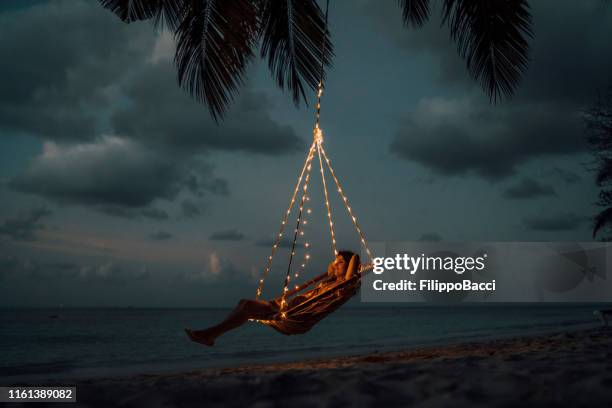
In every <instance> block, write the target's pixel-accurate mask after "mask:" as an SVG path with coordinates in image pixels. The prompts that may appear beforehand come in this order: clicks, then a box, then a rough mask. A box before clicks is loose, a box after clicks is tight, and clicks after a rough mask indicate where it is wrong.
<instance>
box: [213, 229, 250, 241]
mask: <svg viewBox="0 0 612 408" xmlns="http://www.w3.org/2000/svg"><path fill="white" fill-rule="evenodd" d="M208 239H210V240H212V241H242V240H243V239H244V234H243V233H242V232H240V231H238V230H237V229H229V230H223V231H215V232H213V233H212V234H210V236H209V237H208Z"/></svg>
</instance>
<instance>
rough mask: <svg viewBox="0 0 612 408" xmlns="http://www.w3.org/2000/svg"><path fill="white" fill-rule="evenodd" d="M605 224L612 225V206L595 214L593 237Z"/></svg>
mask: <svg viewBox="0 0 612 408" xmlns="http://www.w3.org/2000/svg"><path fill="white" fill-rule="evenodd" d="M605 226H612V207H609V208H606V209H605V210H603V211H601V212H600V213H599V214H597V215H596V216H595V226H594V227H593V238H595V236H596V235H597V233H598V232H599V231H600V230H601V229H602V228H603V227H605Z"/></svg>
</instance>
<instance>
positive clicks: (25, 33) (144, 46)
mask: <svg viewBox="0 0 612 408" xmlns="http://www.w3.org/2000/svg"><path fill="white" fill-rule="evenodd" d="M0 26H1V27H2V36H0V55H2V56H3V58H5V61H6V59H10V64H7V63H5V64H2V65H0V78H2V81H0V129H1V130H8V131H11V132H16V133H26V134H32V135H35V136H41V137H44V138H52V139H55V140H83V139H89V140H91V139H93V138H94V137H95V136H96V133H95V132H96V128H97V127H98V126H99V121H100V117H99V116H97V115H95V112H96V110H98V109H107V108H108V107H109V106H110V100H109V98H110V95H111V94H112V92H113V86H115V85H116V84H117V79H118V78H120V77H121V76H122V74H123V73H124V72H125V70H126V67H129V66H131V65H132V64H133V63H134V61H139V60H143V59H144V58H146V55H147V53H148V52H149V50H150V49H151V48H152V47H153V43H154V36H152V35H151V32H150V26H148V24H147V25H145V24H134V25H131V26H127V25H126V24H122V23H121V22H120V21H119V20H118V19H116V18H114V17H113V16H112V15H111V14H110V13H106V12H104V11H103V10H101V8H100V7H99V5H98V4H97V3H95V2H86V1H79V0H77V1H72V0H58V1H52V2H44V3H40V4H37V5H34V6H32V7H27V8H23V9H19V10H14V11H11V12H5V13H2V14H0Z"/></svg>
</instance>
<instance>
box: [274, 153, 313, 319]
mask: <svg viewBox="0 0 612 408" xmlns="http://www.w3.org/2000/svg"><path fill="white" fill-rule="evenodd" d="M313 147H314V142H313V145H312V146H311V150H310V156H312V157H314V148H313ZM312 157H310V160H309V161H308V162H307V163H306V175H305V178H304V185H303V188H302V191H303V192H302V198H301V200H300V204H299V207H298V208H299V212H298V217H297V225H296V228H295V230H294V236H293V246H292V249H291V257H290V258H289V266H288V267H287V274H286V276H285V283H284V285H283V291H282V295H281V303H280V311H281V312H284V309H285V307H286V305H287V302H286V301H285V298H286V296H287V292H288V291H289V282H290V281H291V260H292V259H293V256H294V255H295V243H296V241H297V237H298V231H299V228H300V225H304V224H306V223H307V220H306V219H302V216H303V210H304V203H305V202H306V200H307V198H308V185H309V183H310V170H311V169H312V165H311V164H310V162H311V161H312ZM281 316H282V314H281Z"/></svg>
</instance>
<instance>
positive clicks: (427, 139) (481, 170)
mask: <svg viewBox="0 0 612 408" xmlns="http://www.w3.org/2000/svg"><path fill="white" fill-rule="evenodd" d="M379 3H380V2H377V1H373V0H371V1H369V2H368V3H367V6H366V9H365V10H366V12H368V13H371V14H370V15H371V16H372V17H373V18H372V20H373V21H374V23H375V24H376V25H377V27H378V29H379V30H380V31H381V32H382V33H383V34H385V35H386V36H387V38H388V39H390V40H391V41H392V43H393V44H395V45H396V46H397V47H398V48H399V49H400V50H402V51H405V53H404V52H400V53H399V55H400V56H402V55H404V56H405V58H406V60H408V58H409V56H411V55H418V56H419V57H421V58H423V57H424V58H425V59H426V60H429V61H430V62H429V66H431V67H432V72H433V75H434V76H435V81H436V84H437V85H439V86H440V89H443V90H445V91H446V92H447V95H448V94H457V93H458V92H460V93H461V94H463V95H468V96H467V97H465V98H463V99H457V98H456V97H453V96H438V97H427V98H424V99H422V100H421V101H420V103H419V105H418V106H417V108H416V109H414V110H412V111H411V112H407V113H406V115H405V116H404V117H403V118H402V119H401V121H400V123H399V124H398V129H397V132H396V134H395V137H394V139H393V141H392V143H391V149H392V151H393V152H394V153H395V154H397V156H398V157H400V158H402V159H405V160H410V161H414V162H417V163H420V164H421V165H423V166H425V167H426V168H428V169H430V170H432V171H433V172H434V173H436V174H441V175H445V176H449V175H470V174H474V175H477V176H480V177H484V178H486V179H489V180H492V181H497V180H500V179H503V178H505V177H508V176H510V175H512V174H514V173H515V171H516V168H517V166H519V165H520V164H523V163H526V162H528V161H530V160H533V159H539V158H542V157H549V156H553V155H556V156H559V155H576V154H580V153H583V152H585V151H586V144H585V142H584V137H583V124H582V119H581V117H580V112H581V110H582V109H584V107H585V106H588V105H589V104H590V103H591V102H592V101H593V100H594V99H595V98H596V96H597V95H596V93H597V89H603V88H605V87H606V86H607V85H608V82H609V81H610V75H609V73H610V72H611V71H612V53H609V52H608V48H609V44H608V43H607V38H609V36H610V30H609V27H610V26H611V25H612V8H611V7H609V5H606V4H605V3H604V2H597V1H589V2H573V3H571V4H565V5H564V7H557V5H556V4H554V3H551V2H536V1H533V2H530V4H531V6H532V8H533V16H534V28H535V38H534V39H533V41H532V57H531V62H530V65H529V68H528V70H527V73H526V75H525V77H524V78H523V80H522V82H521V84H520V86H519V88H518V89H517V92H516V95H515V96H514V97H513V98H512V99H511V100H507V101H505V102H503V103H500V104H498V105H495V106H492V105H490V104H489V103H488V100H487V98H486V97H485V96H484V94H483V92H482V90H481V89H480V87H479V85H478V84H477V83H475V82H474V81H473V80H472V79H471V78H470V77H469V75H468V73H467V70H466V69H465V62H464V61H462V60H461V59H460V58H459V57H458V56H457V49H456V45H455V44H454V43H453V41H451V40H450V38H449V33H448V30H447V28H446V27H442V28H441V27H439V18H438V15H437V12H434V17H433V18H432V21H430V22H429V23H428V24H427V25H426V26H425V27H424V28H423V29H420V30H413V29H406V28H405V27H403V26H402V24H401V22H400V18H399V14H400V13H399V11H398V10H399V9H398V8H397V7H396V5H395V4H390V3H387V4H385V5H383V4H379ZM393 21H395V23H393ZM559 21H571V22H572V23H571V24H559ZM428 75H432V73H431V72H429V73H428Z"/></svg>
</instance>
